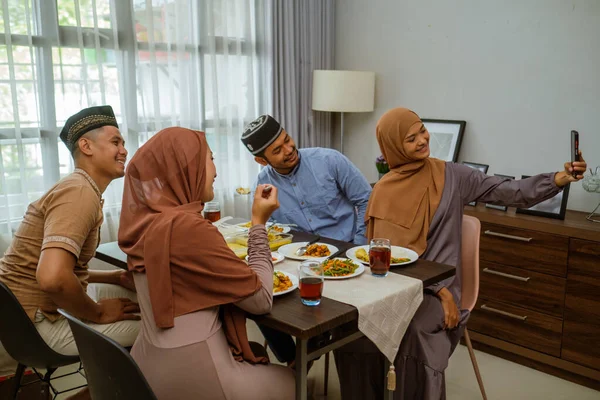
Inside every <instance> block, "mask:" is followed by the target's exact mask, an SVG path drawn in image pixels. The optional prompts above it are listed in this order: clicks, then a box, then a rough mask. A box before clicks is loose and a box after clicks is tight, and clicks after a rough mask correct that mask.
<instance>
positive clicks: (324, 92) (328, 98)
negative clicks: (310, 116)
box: [312, 70, 375, 112]
mask: <svg viewBox="0 0 600 400" xmlns="http://www.w3.org/2000/svg"><path fill="white" fill-rule="evenodd" d="M312 109H313V110H316V111H333V112H367V111H373V110H374V109H375V73H374V72H366V71H331V70H315V71H313V92H312Z"/></svg>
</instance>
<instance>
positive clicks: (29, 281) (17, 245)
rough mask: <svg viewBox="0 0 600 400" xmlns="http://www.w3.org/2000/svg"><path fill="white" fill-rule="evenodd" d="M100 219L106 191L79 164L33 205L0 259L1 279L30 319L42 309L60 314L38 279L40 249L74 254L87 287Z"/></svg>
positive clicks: (55, 316)
mask: <svg viewBox="0 0 600 400" xmlns="http://www.w3.org/2000/svg"><path fill="white" fill-rule="evenodd" d="M102 221H103V215H102V195H101V193H100V190H99V189H98V186H97V185H96V183H95V182H94V181H93V180H92V178H91V177H90V176H89V175H88V174H87V173H86V172H85V171H84V170H82V169H76V170H75V171H74V172H73V173H72V174H70V175H68V176H67V177H65V178H64V179H62V180H61V181H60V182H58V183H57V184H56V185H54V187H52V188H51V189H50V190H49V191H48V192H47V193H46V194H44V195H43V196H42V197H41V198H40V199H39V200H36V201H35V202H33V203H31V204H30V205H29V207H28V208H27V212H26V213H25V216H24V217H23V221H22V222H21V224H20V225H19V228H18V229H17V232H16V233H15V235H14V238H13V241H12V243H11V245H10V247H9V248H8V249H7V250H6V252H5V253H4V257H3V258H2V259H1V260H0V281H1V282H3V283H4V284H6V285H7V286H8V287H9V288H10V289H11V290H12V292H13V293H14V294H15V296H16V297H17V298H18V299H19V302H20V303H21V305H22V306H23V308H24V309H25V312H26V313H27V315H28V316H29V318H31V320H33V319H34V316H35V312H36V311H37V310H38V309H39V310H41V311H42V313H43V314H44V315H45V316H46V318H48V319H49V320H51V321H55V320H56V319H58V318H59V314H58V313H57V312H56V309H57V306H56V304H54V303H53V302H52V300H51V299H50V298H49V297H48V296H47V295H46V294H45V293H44V292H42V291H41V290H40V287H39V285H38V283H37V279H36V271H37V265H38V262H39V259H40V254H41V252H42V250H44V249H48V248H52V247H58V248H61V249H65V250H66V251H68V252H70V253H72V254H73V255H74V256H75V258H76V260H77V261H76V263H75V267H74V272H75V275H76V276H77V277H78V278H79V281H80V282H81V285H82V286H83V288H84V290H85V289H86V288H87V279H88V271H87V269H88V267H87V263H88V261H89V260H90V259H91V258H92V257H93V256H94V254H95V253H96V248H97V247H98V244H99V241H100V225H102Z"/></svg>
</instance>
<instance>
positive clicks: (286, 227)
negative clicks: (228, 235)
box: [236, 222, 292, 233]
mask: <svg viewBox="0 0 600 400" xmlns="http://www.w3.org/2000/svg"><path fill="white" fill-rule="evenodd" d="M246 224H247V222H242V223H241V224H237V225H236V227H238V228H240V229H242V230H243V231H248V229H249V228H248V227H246V226H244V225H246ZM272 225H273V223H272V222H267V224H266V225H265V226H266V227H267V228H270V227H271V226H272ZM275 225H277V226H279V224H275ZM280 228H281V229H283V230H282V231H281V232H279V231H273V232H275V233H288V232H289V231H291V230H292V229H291V228H290V227H289V226H280Z"/></svg>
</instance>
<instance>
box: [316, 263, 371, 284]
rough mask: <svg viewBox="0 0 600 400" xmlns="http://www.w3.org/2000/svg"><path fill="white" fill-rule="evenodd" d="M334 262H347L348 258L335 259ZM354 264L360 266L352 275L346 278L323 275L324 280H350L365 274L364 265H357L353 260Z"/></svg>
mask: <svg viewBox="0 0 600 400" xmlns="http://www.w3.org/2000/svg"><path fill="white" fill-rule="evenodd" d="M334 260H347V258H335V259H334ZM352 261H353V262H354V264H357V265H358V268H356V269H355V270H354V273H353V274H352V275H345V276H327V275H323V278H325V279H333V280H335V279H349V278H355V277H357V276H359V275H360V274H362V273H363V272H365V266H364V265H362V264H361V263H357V262H356V261H354V260H352Z"/></svg>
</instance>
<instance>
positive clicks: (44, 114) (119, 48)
mask: <svg viewBox="0 0 600 400" xmlns="http://www.w3.org/2000/svg"><path fill="white" fill-rule="evenodd" d="M256 7H258V6H257V5H256V2H254V1H252V0H212V1H209V0H200V1H193V2H190V1H187V0H132V1H131V2H128V1H125V0H118V1H111V0H57V1H52V0H5V1H4V2H2V5H1V6H0V174H1V177H0V233H11V231H12V230H14V228H15V227H16V225H17V224H18V223H19V222H20V220H21V218H22V215H23V213H24V211H25V209H26V207H27V204H28V203H29V202H31V201H33V200H35V199H37V198H39V197H40V195H41V194H42V193H44V192H45V191H46V190H48V189H49V188H50V187H51V186H52V185H53V184H54V183H56V182H57V181H58V180H59V179H60V178H62V177H64V176H66V175H67V174H69V173H70V172H71V171H72V170H73V160H72V158H71V155H70V154H69V152H68V151H67V149H66V148H65V146H64V145H63V144H62V142H61V141H60V139H59V138H58V134H59V132H60V129H61V128H62V126H63V125H64V123H65V121H66V119H67V118H68V117H69V116H70V115H72V114H73V113H75V112H77V111H79V110H80V109H82V108H85V107H89V106H93V105H101V104H109V105H111V106H112V107H113V109H114V111H115V114H116V115H117V120H118V121H119V124H120V127H121V133H122V134H123V136H124V137H125V139H126V142H127V147H128V150H129V152H130V154H129V157H130V158H131V156H132V155H133V153H134V152H135V150H136V149H137V148H139V146H141V145H143V143H145V141H146V140H148V138H150V137H151V136H152V135H153V134H155V133H156V132H158V131H159V130H160V129H162V128H165V127H168V126H174V125H178V126H183V127H188V128H191V129H198V130H203V131H206V132H207V136H208V139H209V143H211V145H213V146H214V147H215V148H214V149H213V151H215V150H216V151H215V152H216V156H217V157H216V158H217V168H218V169H219V170H220V176H223V178H222V179H219V182H218V184H217V188H216V189H217V193H218V195H219V199H220V200H221V201H223V203H224V205H225V206H224V209H225V211H226V212H227V203H228V202H230V201H232V199H233V192H234V190H233V189H234V188H235V187H236V186H240V185H241V186H249V185H250V184H251V183H252V181H253V180H254V179H255V176H256V173H257V172H258V166H257V165H256V164H255V163H254V162H253V161H252V158H251V157H250V155H249V154H247V152H245V150H244V149H243V147H242V146H241V144H240V141H239V136H240V134H241V131H242V129H243V126H244V125H245V124H246V123H247V122H249V121H250V120H252V119H254V118H255V117H256V116H257V115H258V114H259V110H261V109H262V108H264V107H263V105H262V103H261V101H263V100H262V99H264V93H263V94H262V95H261V96H260V97H259V96H258V95H257V91H256V90H255V88H256V87H257V86H258V81H257V78H256V77H257V76H260V74H259V73H258V70H259V69H260V68H262V63H263V61H262V60H261V58H260V56H259V53H260V52H259V47H260V46H259V44H258V43H257V42H258V41H257V39H256V38H257V37H259V36H260V35H258V34H257V29H258V26H257V25H258V24H257V23H256V21H255V15H256V13H257V12H260V10H257V8H256ZM222 171H227V172H222ZM235 171H244V172H243V173H241V172H239V173H236V172H235ZM122 186H123V181H122V180H117V181H114V182H113V183H111V185H110V186H109V188H108V189H107V191H106V192H105V193H104V198H105V219H106V218H107V217H110V216H111V215H112V216H113V217H114V218H118V214H119V210H120V202H121V195H122ZM112 225H113V226H114V225H115V224H114V223H113V224H112ZM115 235H116V232H114V234H111V235H109V238H110V240H116V236H115ZM103 237H106V236H105V235H103Z"/></svg>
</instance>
